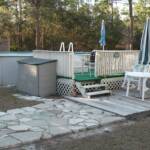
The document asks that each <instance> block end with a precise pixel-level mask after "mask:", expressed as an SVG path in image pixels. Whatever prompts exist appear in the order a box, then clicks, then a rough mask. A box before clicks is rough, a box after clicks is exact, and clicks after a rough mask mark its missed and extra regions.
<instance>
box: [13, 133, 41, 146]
mask: <svg viewBox="0 0 150 150" xmlns="http://www.w3.org/2000/svg"><path fill="white" fill-rule="evenodd" d="M10 136H11V137H14V138H15V139H17V140H19V141H21V142H22V143H28V142H30V143H31V142H33V141H38V140H40V139H41V137H42V134H41V132H33V131H27V132H18V133H13V134H10Z"/></svg>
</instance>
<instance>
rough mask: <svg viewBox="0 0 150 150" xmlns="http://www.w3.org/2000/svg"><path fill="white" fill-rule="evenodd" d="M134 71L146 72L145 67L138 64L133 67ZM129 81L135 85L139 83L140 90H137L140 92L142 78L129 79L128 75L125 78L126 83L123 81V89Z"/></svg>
mask: <svg viewBox="0 0 150 150" xmlns="http://www.w3.org/2000/svg"><path fill="white" fill-rule="evenodd" d="M132 71H133V72H143V71H144V65H141V64H136V65H135V66H134V67H133V69H132ZM145 71H146V70H145ZM127 79H128V80H130V81H131V82H134V83H135V82H137V83H138V88H137V89H138V90H140V82H141V80H140V78H132V77H127V76H126V75H125V77H124V81H123V84H122V88H124V87H125V84H126V82H127Z"/></svg>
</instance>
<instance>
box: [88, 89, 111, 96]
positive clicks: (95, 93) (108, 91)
mask: <svg viewBox="0 0 150 150" xmlns="http://www.w3.org/2000/svg"><path fill="white" fill-rule="evenodd" d="M110 93H111V91H110V90H102V91H96V92H88V93H86V95H87V96H89V97H91V96H96V95H102V94H110Z"/></svg>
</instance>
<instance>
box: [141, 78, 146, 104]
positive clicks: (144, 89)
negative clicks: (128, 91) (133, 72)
mask: <svg viewBox="0 0 150 150" xmlns="http://www.w3.org/2000/svg"><path fill="white" fill-rule="evenodd" d="M146 80H147V79H146V78H144V79H143V86H142V101H144V97H145V91H146Z"/></svg>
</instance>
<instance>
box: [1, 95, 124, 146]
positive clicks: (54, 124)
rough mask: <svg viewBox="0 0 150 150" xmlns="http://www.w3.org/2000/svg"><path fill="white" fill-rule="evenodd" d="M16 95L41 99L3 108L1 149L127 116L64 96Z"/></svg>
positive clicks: (98, 125)
mask: <svg viewBox="0 0 150 150" xmlns="http://www.w3.org/2000/svg"><path fill="white" fill-rule="evenodd" d="M15 96H17V97H19V98H21V99H26V100H29V101H30V100H32V101H38V102H41V103H40V104H37V105H34V106H32V107H23V108H18V109H12V110H8V111H7V112H0V148H1V149H3V148H7V147H15V146H17V145H20V144H25V143H31V142H34V141H39V140H41V139H49V138H52V137H55V136H60V135H65V134H69V133H74V132H78V131H81V130H86V129H91V128H97V127H100V126H103V125H106V124H109V123H112V122H116V121H123V120H124V117H120V116H118V115H115V114H114V113H110V112H106V111H103V110H100V109H96V108H93V107H90V106H87V105H83V104H78V103H75V102H71V101H69V100H67V99H64V98H62V99H42V98H39V97H33V96H32V97H31V96H30V97H28V96H22V95H18V94H16V95H15Z"/></svg>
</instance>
